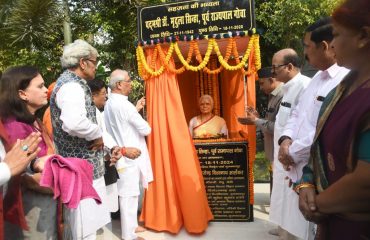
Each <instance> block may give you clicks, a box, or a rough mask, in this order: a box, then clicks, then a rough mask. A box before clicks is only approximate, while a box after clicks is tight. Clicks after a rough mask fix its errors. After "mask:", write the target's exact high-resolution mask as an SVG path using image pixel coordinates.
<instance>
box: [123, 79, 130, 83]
mask: <svg viewBox="0 0 370 240" xmlns="http://www.w3.org/2000/svg"><path fill="white" fill-rule="evenodd" d="M121 82H125V83H132V80H131V79H130V80H122V81H121Z"/></svg>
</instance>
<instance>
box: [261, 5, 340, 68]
mask: <svg viewBox="0 0 370 240" xmlns="http://www.w3.org/2000/svg"><path fill="white" fill-rule="evenodd" d="M339 1H340V0H275V1H265V0H256V20H257V28H259V29H261V30H262V32H263V33H262V38H261V50H262V58H263V59H262V63H263V64H262V65H263V66H266V65H270V64H271V58H272V55H273V53H274V52H276V51H277V50H279V49H282V48H286V47H290V48H293V49H295V50H296V51H297V52H298V53H299V54H301V55H302V54H303V51H302V44H301V39H302V38H303V35H304V31H305V29H306V28H307V27H308V26H309V25H310V24H312V23H313V22H314V21H316V20H318V19H319V18H321V17H324V16H329V15H330V14H331V12H332V11H333V9H334V7H335V6H336V5H337V4H338V3H339Z"/></svg>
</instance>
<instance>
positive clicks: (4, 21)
mask: <svg viewBox="0 0 370 240" xmlns="http://www.w3.org/2000/svg"><path fill="white" fill-rule="evenodd" d="M0 19H1V22H0V38H1V39H2V41H1V42H0V71H4V70H5V69H6V68H8V67H10V66H15V65H35V66H37V67H38V68H39V69H40V71H41V72H42V73H43V75H44V77H45V78H46V81H47V82H51V81H53V79H55V77H56V76H57V74H58V69H59V57H58V56H60V55H61V50H62V44H61V43H62V42H61V39H62V38H63V34H62V31H61V28H60V26H61V15H60V12H59V5H58V3H57V2H56V1H54V0H16V1H14V0H13V1H9V0H8V1H7V0H0Z"/></svg>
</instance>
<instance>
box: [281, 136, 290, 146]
mask: <svg viewBox="0 0 370 240" xmlns="http://www.w3.org/2000/svg"><path fill="white" fill-rule="evenodd" d="M285 139H290V140H292V139H291V138H290V137H289V136H285V135H283V136H281V137H280V138H279V140H278V144H279V146H280V144H281V143H282V142H284V140H285Z"/></svg>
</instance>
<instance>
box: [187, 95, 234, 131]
mask: <svg viewBox="0 0 370 240" xmlns="http://www.w3.org/2000/svg"><path fill="white" fill-rule="evenodd" d="M213 104H214V103H213V99H212V97H211V96H210V95H202V96H201V97H200V98H199V109H200V115H198V116H196V117H193V118H192V119H191V120H190V122H189V131H190V135H191V136H192V137H193V138H220V137H224V138H227V136H228V131H227V126H226V122H225V120H224V119H223V118H222V117H219V116H217V115H215V114H213Z"/></svg>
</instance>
